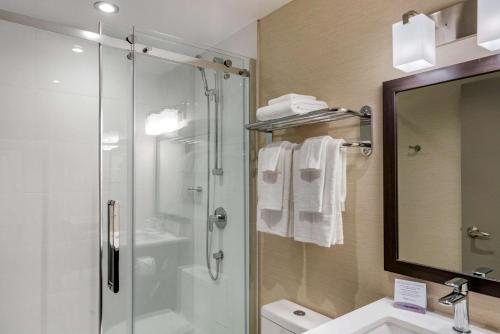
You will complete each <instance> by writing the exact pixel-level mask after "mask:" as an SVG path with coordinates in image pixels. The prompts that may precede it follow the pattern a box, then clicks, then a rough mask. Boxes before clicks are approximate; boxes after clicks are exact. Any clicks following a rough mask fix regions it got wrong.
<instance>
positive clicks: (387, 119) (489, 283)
mask: <svg viewBox="0 0 500 334" xmlns="http://www.w3.org/2000/svg"><path fill="white" fill-rule="evenodd" d="M496 71H500V55H493V56H489V57H485V58H480V59H476V60H472V61H468V62H465V63H461V64H457V65H452V66H448V67H444V68H439V69H436V70H432V71H428V72H424V73H419V74H415V75H411V76H407V77H403V78H399V79H395V80H391V81H386V82H384V83H383V98H384V112H383V121H384V126H383V137H384V269H385V270H386V271H390V272H393V273H398V274H402V275H406V276H411V277H416V278H419V279H423V280H427V281H431V282H437V283H444V282H446V281H448V280H450V279H452V278H454V277H463V278H465V279H467V280H468V281H469V289H470V290H471V291H475V292H478V293H482V294H485V295H490V296H494V297H500V281H495V280H490V279H485V278H480V277H476V276H473V275H469V274H465V273H459V272H454V271H450V270H445V269H439V268H435V267H430V266H425V265H422V264H416V263H411V262H408V261H402V260H399V259H398V257H399V256H398V255H399V254H398V253H399V247H398V245H399V240H398V165H397V162H398V160H397V158H398V157H397V104H396V94H397V93H399V92H403V91H407V90H411V89H415V88H421V87H426V86H432V85H436V84H440V83H444V82H449V81H454V80H460V79H465V78H470V77H474V76H478V75H482V74H487V73H491V72H496Z"/></svg>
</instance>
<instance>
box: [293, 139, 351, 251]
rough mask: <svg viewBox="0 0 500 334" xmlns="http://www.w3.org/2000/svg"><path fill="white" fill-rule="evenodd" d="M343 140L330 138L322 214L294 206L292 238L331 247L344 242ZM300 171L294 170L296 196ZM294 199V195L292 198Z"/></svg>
mask: <svg viewBox="0 0 500 334" xmlns="http://www.w3.org/2000/svg"><path fill="white" fill-rule="evenodd" d="M343 143H344V140H342V139H332V140H329V141H328V144H327V148H326V166H325V184H324V191H323V205H322V210H321V212H304V211H300V210H299V209H298V208H297V205H296V203H294V205H293V206H294V209H293V227H294V232H293V234H294V239H295V240H297V241H302V242H309V243H314V244H317V245H319V246H324V247H330V246H331V245H338V244H343V243H344V237H343V222H342V211H343V210H344V205H345V204H344V203H345V196H346V168H345V166H346V161H345V160H346V157H345V148H344V147H343ZM293 163H294V164H295V166H297V164H298V154H296V155H295V156H294V162H293ZM298 180H300V169H299V168H294V169H293V187H294V189H295V193H298V192H300V189H297V187H298V182H297V181H298ZM294 198H295V196H294Z"/></svg>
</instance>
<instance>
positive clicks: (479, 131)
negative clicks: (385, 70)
mask: <svg viewBox="0 0 500 334" xmlns="http://www.w3.org/2000/svg"><path fill="white" fill-rule="evenodd" d="M498 143H500V56H491V57H487V58H483V59H478V60H474V61H470V62H467V63H462V64H458V65H453V66H450V67H446V68H442V69H437V70H434V71H429V72H425V73H422V74H417V75H413V76H409V77H405V78H401V79H397V80H393V81H388V82H385V83H384V184H385V189H384V192H385V197H384V202H385V203H384V205H385V268H386V270H388V271H392V272H396V273H400V274H405V275H410V276H413V277H417V278H422V279H427V280H431V281H435V282H439V283H443V282H444V281H446V280H448V279H450V278H452V277H456V276H461V277H464V278H467V279H468V280H469V281H470V282H471V284H470V285H471V290H473V291H477V292H481V293H485V294H490V295H494V296H497V297H500V214H499V210H498V208H499V207H500V172H499V171H500V148H499V147H498Z"/></svg>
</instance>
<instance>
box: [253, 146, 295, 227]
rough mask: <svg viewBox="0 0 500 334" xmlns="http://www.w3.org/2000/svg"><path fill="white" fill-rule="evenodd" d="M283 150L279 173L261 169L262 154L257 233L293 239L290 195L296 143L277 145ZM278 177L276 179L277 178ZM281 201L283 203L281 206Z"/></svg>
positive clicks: (258, 185) (258, 191)
mask: <svg viewBox="0 0 500 334" xmlns="http://www.w3.org/2000/svg"><path fill="white" fill-rule="evenodd" d="M273 145H279V146H280V147H281V148H282V152H281V157H280V160H281V162H280V163H279V168H278V170H277V171H276V172H274V173H273V172H263V171H262V170H261V161H260V158H261V154H260V153H261V152H262V150H261V151H260V152H259V169H258V173H257V230H258V231H260V232H266V233H271V234H275V235H279V236H283V237H291V236H292V232H293V229H292V226H291V223H290V222H291V219H290V218H291V214H292V213H291V211H290V210H291V209H290V200H291V198H290V194H291V191H292V190H291V188H292V182H291V181H292V154H293V149H294V147H295V144H292V143H290V142H283V143H273V144H271V146H273ZM273 177H274V178H273ZM278 199H279V201H280V203H279V204H278V203H277V202H278Z"/></svg>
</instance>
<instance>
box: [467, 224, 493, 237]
mask: <svg viewBox="0 0 500 334" xmlns="http://www.w3.org/2000/svg"><path fill="white" fill-rule="evenodd" d="M467 235H468V236H469V237H470V238H472V239H486V240H489V239H491V234H490V233H487V232H482V231H481V230H479V228H478V227H477V226H470V227H469V228H468V229H467Z"/></svg>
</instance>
